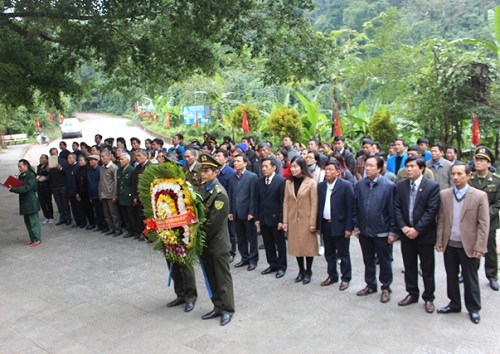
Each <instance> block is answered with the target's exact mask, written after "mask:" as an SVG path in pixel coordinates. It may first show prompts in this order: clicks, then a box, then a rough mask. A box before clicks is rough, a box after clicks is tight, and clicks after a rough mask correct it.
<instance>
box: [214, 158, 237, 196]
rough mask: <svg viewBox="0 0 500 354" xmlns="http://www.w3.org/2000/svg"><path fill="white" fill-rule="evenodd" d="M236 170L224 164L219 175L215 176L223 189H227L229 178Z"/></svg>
mask: <svg viewBox="0 0 500 354" xmlns="http://www.w3.org/2000/svg"><path fill="white" fill-rule="evenodd" d="M235 173H236V172H235V171H234V170H233V169H232V168H231V167H229V165H228V164H226V166H224V167H223V168H222V169H221V170H220V171H219V175H218V176H217V179H218V180H219V183H220V184H221V185H222V187H224V189H225V190H226V192H227V191H229V178H230V177H231V176H232V175H234V174H235Z"/></svg>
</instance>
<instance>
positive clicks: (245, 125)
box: [241, 112, 250, 134]
mask: <svg viewBox="0 0 500 354" xmlns="http://www.w3.org/2000/svg"><path fill="white" fill-rule="evenodd" d="M241 127H242V128H243V131H244V132H245V133H247V134H248V133H250V127H249V125H248V115H247V112H243V120H242V121H241Z"/></svg>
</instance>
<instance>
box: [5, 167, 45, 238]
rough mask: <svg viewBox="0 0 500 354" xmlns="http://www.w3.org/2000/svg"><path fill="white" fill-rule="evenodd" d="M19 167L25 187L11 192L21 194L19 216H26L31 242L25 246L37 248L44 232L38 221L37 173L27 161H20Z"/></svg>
mask: <svg viewBox="0 0 500 354" xmlns="http://www.w3.org/2000/svg"><path fill="white" fill-rule="evenodd" d="M17 167H18V169H19V173H20V175H19V180H20V181H22V182H23V185H22V186H20V187H11V188H9V190H10V191H11V192H12V193H16V194H19V214H21V215H23V216H24V224H25V225H26V228H27V229H28V234H29V236H30V240H29V241H26V242H25V243H24V244H25V245H26V246H31V247H36V246H38V245H39V244H40V243H41V242H42V241H41V238H40V237H41V233H42V231H41V229H40V220H39V219H38V211H40V203H39V202H38V198H37V196H36V190H37V181H36V173H35V171H34V170H33V168H32V167H31V165H30V163H29V162H28V161H27V160H25V159H22V160H19V163H18V164H17Z"/></svg>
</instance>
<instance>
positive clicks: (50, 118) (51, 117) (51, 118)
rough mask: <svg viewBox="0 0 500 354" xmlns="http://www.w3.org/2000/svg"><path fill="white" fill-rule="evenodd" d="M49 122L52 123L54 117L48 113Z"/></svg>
mask: <svg viewBox="0 0 500 354" xmlns="http://www.w3.org/2000/svg"><path fill="white" fill-rule="evenodd" d="M49 120H50V122H51V123H54V115H53V114H52V112H49Z"/></svg>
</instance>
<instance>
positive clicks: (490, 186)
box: [469, 171, 500, 230]
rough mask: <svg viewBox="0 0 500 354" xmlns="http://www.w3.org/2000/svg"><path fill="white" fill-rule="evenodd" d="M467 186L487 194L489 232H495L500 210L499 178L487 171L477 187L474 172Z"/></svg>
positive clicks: (477, 180) (476, 177)
mask: <svg viewBox="0 0 500 354" xmlns="http://www.w3.org/2000/svg"><path fill="white" fill-rule="evenodd" d="M469 185H471V186H472V187H474V188H476V189H479V190H481V191H483V192H486V194H488V203H489V205H490V230H496V229H498V227H499V220H498V211H499V210H500V176H499V175H497V174H496V173H495V174H494V173H491V172H490V171H488V173H487V174H486V176H485V177H484V181H483V183H481V185H479V177H478V176H477V172H474V174H473V175H472V177H471V179H470V180H469Z"/></svg>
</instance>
